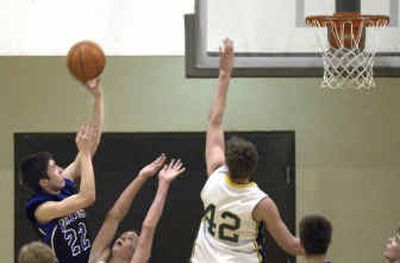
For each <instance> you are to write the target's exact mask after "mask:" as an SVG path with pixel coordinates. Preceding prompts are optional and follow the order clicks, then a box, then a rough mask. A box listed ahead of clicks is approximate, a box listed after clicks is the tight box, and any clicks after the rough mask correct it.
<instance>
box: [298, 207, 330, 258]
mask: <svg viewBox="0 0 400 263" xmlns="http://www.w3.org/2000/svg"><path fill="white" fill-rule="evenodd" d="M331 238H332V225H331V223H330V222H329V221H328V219H326V218H325V217H323V216H320V215H309V216H305V217H303V218H302V219H301V221H300V242H301V244H302V246H303V247H304V250H305V253H306V255H309V256H316V255H325V254H326V252H327V251H328V247H329V244H330V243H331Z"/></svg>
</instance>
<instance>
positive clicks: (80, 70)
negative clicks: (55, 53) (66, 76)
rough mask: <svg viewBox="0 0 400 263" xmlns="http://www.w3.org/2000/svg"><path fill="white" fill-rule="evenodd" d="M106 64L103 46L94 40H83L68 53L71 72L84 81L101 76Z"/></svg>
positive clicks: (68, 64)
mask: <svg viewBox="0 0 400 263" xmlns="http://www.w3.org/2000/svg"><path fill="white" fill-rule="evenodd" d="M105 64H106V57H105V55H104V52H103V50H102V49H101V47H100V46H99V45H98V44H96V43H94V42H92V41H88V40H85V41H81V42H78V43H76V44H75V45H73V46H72V47H71V49H70V50H69V51H68V54H67V66H68V69H69V71H70V72H71V74H72V75H73V76H74V77H75V78H77V79H78V80H80V81H82V82H87V81H88V80H92V79H95V78H97V77H98V76H100V74H101V73H102V72H103V70H104V66H105Z"/></svg>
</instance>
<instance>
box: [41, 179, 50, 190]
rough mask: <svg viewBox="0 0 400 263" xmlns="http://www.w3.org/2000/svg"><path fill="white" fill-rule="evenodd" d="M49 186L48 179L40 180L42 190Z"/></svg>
mask: <svg viewBox="0 0 400 263" xmlns="http://www.w3.org/2000/svg"><path fill="white" fill-rule="evenodd" d="M48 185H49V180H48V179H46V178H41V179H40V180H39V186H40V187H41V188H46V187H47V186H48Z"/></svg>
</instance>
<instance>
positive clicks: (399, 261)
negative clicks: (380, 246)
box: [383, 229, 400, 263]
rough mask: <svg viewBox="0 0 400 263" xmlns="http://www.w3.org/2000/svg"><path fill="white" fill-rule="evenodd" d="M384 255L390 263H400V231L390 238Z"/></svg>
mask: <svg viewBox="0 0 400 263" xmlns="http://www.w3.org/2000/svg"><path fill="white" fill-rule="evenodd" d="M383 255H384V256H385V258H386V259H387V260H388V261H389V262H390V263H400V229H399V230H398V231H397V233H395V234H394V236H393V237H391V238H389V240H388V242H387V243H386V246H385V250H384V252H383Z"/></svg>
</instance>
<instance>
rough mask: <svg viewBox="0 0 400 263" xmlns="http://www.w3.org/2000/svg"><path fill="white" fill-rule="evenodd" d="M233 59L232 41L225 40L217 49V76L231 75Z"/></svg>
mask: <svg viewBox="0 0 400 263" xmlns="http://www.w3.org/2000/svg"><path fill="white" fill-rule="evenodd" d="M233 58H234V49H233V41H232V40H230V39H229V38H226V39H225V40H224V42H223V44H222V46H220V47H219V75H220V76H221V77H224V76H230V75H231V73H232V67H233Z"/></svg>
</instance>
